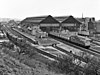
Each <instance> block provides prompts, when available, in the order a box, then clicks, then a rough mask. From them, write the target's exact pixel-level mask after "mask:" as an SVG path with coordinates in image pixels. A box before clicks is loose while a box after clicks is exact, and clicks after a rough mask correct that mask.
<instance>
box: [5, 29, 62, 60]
mask: <svg viewBox="0 0 100 75" xmlns="http://www.w3.org/2000/svg"><path fill="white" fill-rule="evenodd" d="M8 31H9V30H8ZM8 31H7V32H8ZM11 33H12V32H11ZM13 33H14V32H13ZM17 33H18V32H17ZM18 34H20V33H18ZM7 35H8V34H7ZM19 36H20V35H19ZM21 36H23V37H25V38H27V40H28V41H29V42H31V43H33V42H32V41H33V40H32V39H30V38H28V37H26V36H25V35H22V34H21ZM8 38H9V40H10V41H12V42H13V43H14V44H16V40H15V41H14V40H12V37H11V36H10V37H9V36H8ZM16 45H18V44H16ZM18 46H20V44H19V45H18ZM32 49H33V50H36V51H37V52H38V53H40V54H42V55H44V56H46V57H49V58H52V59H55V60H58V61H61V60H62V58H59V57H57V56H55V55H54V54H51V53H49V52H46V51H44V50H42V49H39V48H37V47H32Z"/></svg>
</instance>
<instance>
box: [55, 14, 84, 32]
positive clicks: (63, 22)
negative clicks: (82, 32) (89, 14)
mask: <svg viewBox="0 0 100 75" xmlns="http://www.w3.org/2000/svg"><path fill="white" fill-rule="evenodd" d="M55 19H57V20H58V21H59V22H60V26H61V29H62V30H69V31H71V32H74V31H79V29H80V25H81V24H82V23H81V22H80V21H78V20H77V19H76V18H74V17H73V16H61V17H55Z"/></svg>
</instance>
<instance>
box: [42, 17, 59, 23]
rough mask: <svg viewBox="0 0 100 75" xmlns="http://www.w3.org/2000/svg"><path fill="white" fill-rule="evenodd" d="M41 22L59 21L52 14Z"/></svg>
mask: <svg viewBox="0 0 100 75" xmlns="http://www.w3.org/2000/svg"><path fill="white" fill-rule="evenodd" d="M40 23H59V22H58V21H57V20H56V19H55V18H53V17H52V16H51V15H49V16H47V17H46V18H45V19H44V20H42V21H41V22H40Z"/></svg>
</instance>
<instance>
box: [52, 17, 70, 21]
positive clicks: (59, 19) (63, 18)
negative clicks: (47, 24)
mask: <svg viewBox="0 0 100 75" xmlns="http://www.w3.org/2000/svg"><path fill="white" fill-rule="evenodd" d="M68 17H69V16H58V17H54V18H55V19H56V20H57V21H59V22H60V23H61V22H63V21H64V20H65V19H67V18H68Z"/></svg>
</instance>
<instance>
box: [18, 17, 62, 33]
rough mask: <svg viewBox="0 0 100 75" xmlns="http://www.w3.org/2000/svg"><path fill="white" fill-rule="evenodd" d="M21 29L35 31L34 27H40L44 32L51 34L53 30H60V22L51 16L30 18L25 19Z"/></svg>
mask: <svg viewBox="0 0 100 75" xmlns="http://www.w3.org/2000/svg"><path fill="white" fill-rule="evenodd" d="M20 24H21V27H25V28H29V29H31V30H32V29H34V27H39V28H40V29H41V30H42V31H44V32H49V31H52V30H58V29H59V25H60V23H59V21H57V20H56V19H55V18H53V17H52V16H51V15H47V16H38V17H28V18H26V19H24V20H23V21H22V22H21V23H20Z"/></svg>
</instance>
